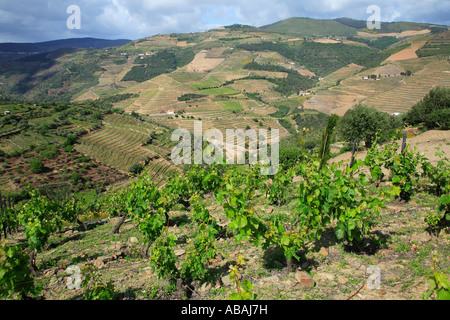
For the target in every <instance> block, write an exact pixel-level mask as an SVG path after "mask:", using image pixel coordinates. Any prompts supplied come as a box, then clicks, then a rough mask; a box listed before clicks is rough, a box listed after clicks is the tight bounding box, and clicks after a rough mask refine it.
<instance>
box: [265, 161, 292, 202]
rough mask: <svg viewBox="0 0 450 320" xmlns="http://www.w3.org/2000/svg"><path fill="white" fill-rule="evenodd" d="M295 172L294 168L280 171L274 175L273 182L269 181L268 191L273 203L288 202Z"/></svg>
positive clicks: (270, 200)
mask: <svg viewBox="0 0 450 320" xmlns="http://www.w3.org/2000/svg"><path fill="white" fill-rule="evenodd" d="M294 173H295V171H294V169H288V170H286V171H280V172H278V174H276V175H274V176H273V178H272V182H271V183H268V185H267V191H266V194H267V195H268V197H269V202H270V203H271V204H276V205H277V206H281V205H283V204H285V203H286V201H287V199H288V196H289V194H290V192H289V190H290V187H291V186H292V179H293V177H294Z"/></svg>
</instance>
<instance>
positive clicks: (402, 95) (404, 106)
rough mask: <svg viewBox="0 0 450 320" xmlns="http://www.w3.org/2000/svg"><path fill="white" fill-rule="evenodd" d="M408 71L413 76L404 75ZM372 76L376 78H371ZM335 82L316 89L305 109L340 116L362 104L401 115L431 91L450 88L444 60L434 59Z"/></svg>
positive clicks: (391, 65) (392, 64)
mask: <svg viewBox="0 0 450 320" xmlns="http://www.w3.org/2000/svg"><path fill="white" fill-rule="evenodd" d="M407 71H410V72H411V73H412V75H411V76H407V75H406V72H407ZM371 75H374V76H376V78H377V79H372V78H370V76H371ZM331 76H332V75H330V76H328V77H331ZM365 77H367V78H368V79H364V78H365ZM336 79H337V81H336V83H337V82H339V84H338V85H335V86H332V87H328V89H325V90H320V88H321V87H319V88H318V89H316V90H315V91H316V92H315V93H316V94H315V95H313V96H312V97H311V98H310V99H309V100H308V101H307V102H305V104H304V107H305V108H310V109H315V110H319V111H321V112H324V113H327V114H330V113H335V114H338V115H343V114H344V113H345V112H346V111H347V110H348V109H349V108H352V107H353V106H354V105H356V104H358V103H363V104H367V105H369V106H373V107H375V108H377V109H378V110H381V111H385V112H388V113H404V112H407V111H408V110H409V109H410V108H411V107H412V106H413V105H414V104H415V103H416V102H418V101H419V100H421V99H422V98H423V97H424V96H425V95H426V94H427V93H428V92H429V91H430V90H431V89H432V88H434V87H436V86H443V87H449V86H450V65H449V62H448V60H447V59H445V58H439V57H435V56H434V57H427V58H413V59H407V60H402V61H390V62H388V63H386V64H384V65H382V66H380V67H376V68H372V69H368V70H363V71H361V72H359V73H356V74H354V75H350V76H348V74H347V75H346V74H345V73H343V74H342V76H341V78H339V77H334V79H333V80H336ZM325 81H327V78H325V79H324V82H325ZM328 82H331V81H328Z"/></svg>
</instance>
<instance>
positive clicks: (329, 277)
mask: <svg viewBox="0 0 450 320" xmlns="http://www.w3.org/2000/svg"><path fill="white" fill-rule="evenodd" d="M314 278H316V279H317V280H318V281H319V280H329V281H334V278H335V276H334V275H332V274H331V273H327V272H318V273H316V275H315V277H314Z"/></svg>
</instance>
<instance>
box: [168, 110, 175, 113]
mask: <svg viewBox="0 0 450 320" xmlns="http://www.w3.org/2000/svg"><path fill="white" fill-rule="evenodd" d="M167 114H175V110H173V109H169V110H167Z"/></svg>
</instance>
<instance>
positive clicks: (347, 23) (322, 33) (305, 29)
mask: <svg viewBox="0 0 450 320" xmlns="http://www.w3.org/2000/svg"><path fill="white" fill-rule="evenodd" d="M261 29H263V30H266V31H270V32H276V33H281V34H286V35H292V36H296V37H303V38H311V37H312V38H314V37H328V36H345V37H349V36H355V35H356V34H357V32H358V31H368V29H367V22H366V21H363V20H354V19H350V18H338V19H334V20H329V19H311V18H289V19H285V20H281V21H278V22H276V23H273V24H270V25H266V26H262V27H261ZM424 29H429V30H431V32H432V33H434V32H439V31H444V30H448V27H447V26H438V25H434V24H428V23H415V22H382V23H381V28H380V29H378V30H377V29H376V30H370V32H372V33H392V32H403V31H407V30H415V31H418V30H424Z"/></svg>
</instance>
